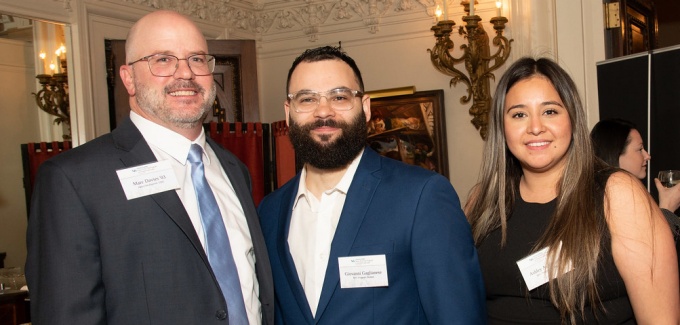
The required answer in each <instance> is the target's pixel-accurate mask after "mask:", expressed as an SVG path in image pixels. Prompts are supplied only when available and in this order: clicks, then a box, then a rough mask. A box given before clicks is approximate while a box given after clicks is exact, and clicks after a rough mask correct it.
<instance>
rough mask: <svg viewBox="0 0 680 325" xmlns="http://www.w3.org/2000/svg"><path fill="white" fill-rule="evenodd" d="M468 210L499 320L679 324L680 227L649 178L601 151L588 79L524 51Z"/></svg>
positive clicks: (503, 84) (494, 120)
mask: <svg viewBox="0 0 680 325" xmlns="http://www.w3.org/2000/svg"><path fill="white" fill-rule="evenodd" d="M489 117H490V120H489V137H488V139H487V141H486V143H485V147H484V157H483V159H482V161H483V165H482V168H481V171H480V179H479V183H478V184H477V185H476V186H475V187H474V188H473V190H472V191H471V193H470V198H469V200H468V202H467V204H466V209H465V211H466V214H467V216H468V219H469V221H470V223H471V225H472V233H473V236H474V239H475V243H476V245H477V249H478V255H479V260H480V265H481V269H482V274H483V276H484V281H485V286H486V303H487V309H488V321H489V323H490V324H508V323H534V324H560V323H571V324H577V323H579V324H580V323H584V324H595V323H600V324H627V323H636V322H637V323H640V324H677V323H678V322H679V321H680V289H678V280H679V279H678V265H677V263H676V258H677V257H676V251H675V249H674V247H673V238H672V234H671V232H670V231H669V229H668V227H667V226H666V222H665V220H664V218H663V215H662V213H661V211H660V209H659V208H658V207H657V205H656V204H655V203H654V202H653V200H652V199H651V197H650V196H649V194H648V193H647V191H646V190H645V188H644V187H643V186H642V183H641V182H640V181H639V180H637V179H636V178H635V177H633V176H631V175H630V174H628V173H625V172H622V171H619V170H617V169H615V168H612V167H609V166H607V165H605V164H604V163H602V162H601V161H600V160H599V159H596V157H595V156H594V154H593V150H592V148H591V141H590V138H589V132H588V129H587V126H586V115H585V112H584V109H583V106H582V104H581V101H580V98H579V94H578V92H577V88H576V85H575V84H574V82H573V81H572V79H571V78H570V77H569V75H568V74H567V73H566V72H565V71H564V70H563V69H562V68H561V67H559V65H557V64H556V63H555V62H554V61H551V60H549V59H546V58H540V59H533V58H522V59H520V60H518V61H516V62H515V63H514V64H513V65H512V66H511V67H510V68H509V69H508V70H507V71H506V72H505V74H504V75H503V77H502V78H501V79H500V80H499V82H498V86H497V89H496V92H495V96H494V100H493V104H492V111H491V112H490V115H489Z"/></svg>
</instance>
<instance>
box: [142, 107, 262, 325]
mask: <svg viewBox="0 0 680 325" xmlns="http://www.w3.org/2000/svg"><path fill="white" fill-rule="evenodd" d="M130 119H131V120H132V123H134V124H135V126H137V129H139V131H140V132H141V133H142V136H143V137H144V140H146V142H147V143H148V144H149V147H151V151H153V154H154V155H155V156H156V159H157V160H158V161H162V160H167V161H169V162H170V164H171V165H172V168H173V169H174V171H175V175H176V176H177V182H178V183H179V184H180V186H181V187H180V188H179V189H177V190H176V192H177V195H179V198H180V200H181V201H182V204H183V205H184V208H185V209H186V211H187V213H188V214H189V218H190V219H191V223H192V224H193V225H194V229H196V233H197V234H198V238H199V239H200V241H201V245H203V249H205V234H204V232H203V224H202V223H201V216H200V213H199V209H198V202H197V200H196V193H195V192H194V185H193V183H192V181H191V164H188V163H187V157H188V155H189V148H190V147H191V144H193V143H196V144H198V145H200V146H201V147H202V148H203V166H204V169H205V178H206V180H207V181H208V184H209V185H210V188H211V189H212V191H213V193H214V194H215V199H216V200H217V205H218V206H219V208H220V213H221V214H222V220H223V221H224V225H225V226H226V228H227V234H228V235H229V243H230V245H231V252H232V254H233V255H234V262H235V263H236V268H237V270H238V276H239V280H240V282H241V292H242V293H243V300H244V303H245V306H246V312H247V314H248V321H249V323H250V324H261V323H262V314H261V305H260V300H259V296H258V295H259V292H260V289H259V284H258V282H257V278H256V277H255V251H254V250H253V241H252V239H251V237H250V231H249V230H248V223H247V221H246V217H245V213H244V212H243V207H241V203H240V202H239V200H238V197H237V196H236V191H235V190H234V187H233V186H232V184H231V182H230V181H229V178H228V177H227V174H226V173H225V172H224V170H223V169H222V165H221V164H220V163H219V160H218V159H217V156H216V155H215V152H214V151H213V150H212V148H210V146H209V145H207V143H206V141H205V132H204V131H201V134H200V135H199V136H198V138H196V140H194V141H193V142H192V141H189V140H188V139H187V138H185V137H184V136H182V135H179V134H178V133H175V132H173V131H171V130H169V129H167V128H165V127H162V126H160V125H158V124H156V123H153V122H151V121H149V120H147V119H145V118H143V117H141V116H140V115H138V114H136V113H135V112H132V111H131V112H130Z"/></svg>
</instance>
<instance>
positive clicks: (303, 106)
mask: <svg viewBox="0 0 680 325" xmlns="http://www.w3.org/2000/svg"><path fill="white" fill-rule="evenodd" d="M363 95H364V93H363V92H361V91H359V90H352V89H348V88H336V89H331V90H329V91H312V90H301V91H298V92H296V93H293V94H288V99H289V100H290V102H291V104H292V105H293V108H294V109H295V112H297V113H309V112H311V111H314V110H316V109H317V107H319V103H320V102H321V97H325V98H326V101H328V103H329V105H330V107H331V108H332V109H333V110H334V111H349V110H351V109H352V108H354V98H356V97H357V96H359V97H361V96H363Z"/></svg>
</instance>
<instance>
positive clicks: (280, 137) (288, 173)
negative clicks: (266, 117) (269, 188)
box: [272, 121, 297, 186]
mask: <svg viewBox="0 0 680 325" xmlns="http://www.w3.org/2000/svg"><path fill="white" fill-rule="evenodd" d="M272 133H273V134H274V145H275V148H276V156H275V157H274V158H275V160H276V182H277V184H278V186H281V185H283V184H285V183H286V182H287V181H288V180H290V179H291V178H293V177H294V176H295V173H296V172H297V169H296V168H295V150H293V145H292V144H291V143H290V139H289V138H288V125H286V121H277V122H274V123H272Z"/></svg>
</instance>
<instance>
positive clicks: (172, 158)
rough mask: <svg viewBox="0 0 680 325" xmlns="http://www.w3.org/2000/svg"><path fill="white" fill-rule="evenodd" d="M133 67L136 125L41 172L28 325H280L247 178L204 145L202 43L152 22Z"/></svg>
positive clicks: (132, 39) (173, 18) (34, 206)
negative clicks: (275, 313)
mask: <svg viewBox="0 0 680 325" xmlns="http://www.w3.org/2000/svg"><path fill="white" fill-rule="evenodd" d="M125 55H126V60H127V61H126V62H128V63H127V64H126V65H123V66H122V67H121V68H120V76H121V78H122V80H123V83H124V85H125V88H126V89H127V92H128V94H129V96H130V100H129V103H130V108H131V112H130V117H129V119H126V120H125V121H123V122H122V123H121V124H120V126H119V127H118V128H117V129H115V130H113V131H112V132H111V133H109V134H106V135H103V136H101V137H99V138H97V139H94V140H92V141H90V142H88V143H85V144H83V145H81V146H79V147H77V148H75V149H72V150H69V151H67V152H65V153H63V154H60V155H58V156H56V157H54V158H53V159H51V160H48V161H46V162H45V163H44V164H42V165H41V167H40V170H39V172H38V176H37V181H36V185H35V190H34V192H33V193H34V194H33V198H32V203H31V214H30V217H29V222H28V235H27V242H28V259H27V262H26V277H27V281H28V287H29V290H30V296H31V320H32V323H33V324H36V325H40V324H51V325H52V324H57V325H58V324H65V325H66V324H68V325H72V324H109V325H112V324H120V325H129V324H164V325H165V324H177V325H186V324H202V325H203V324H227V323H228V324H230V325H235V324H241V325H245V324H261V323H264V324H273V322H274V302H273V299H274V293H273V283H272V278H271V268H270V267H269V258H268V256H267V250H266V247H265V244H264V239H263V236H262V232H261V230H260V225H259V219H258V217H257V211H256V209H255V205H254V203H253V200H252V197H251V194H250V193H251V188H250V175H249V174H248V170H247V168H246V167H245V165H243V164H242V163H241V162H240V161H239V160H238V159H237V158H236V157H235V156H234V155H233V154H231V153H230V152H228V151H226V150H224V149H222V148H221V147H220V146H219V145H217V144H216V143H215V142H214V141H212V140H211V139H209V138H208V137H206V135H205V133H204V131H203V126H202V123H203V120H204V118H205V117H206V114H207V112H209V110H210V107H211V105H212V103H213V101H214V98H215V84H214V81H213V77H212V72H213V70H214V57H213V56H211V55H209V54H208V46H207V43H206V40H205V38H204V37H203V35H202V34H201V31H200V30H199V29H198V28H197V27H196V25H194V23H193V22H192V21H191V20H190V19H188V18H187V17H185V16H182V15H180V14H178V13H176V12H172V11H156V12H153V13H150V14H148V15H146V16H144V17H143V18H141V19H140V20H139V21H138V22H137V23H135V24H134V26H133V27H132V28H131V29H130V33H129V35H128V38H127V42H126V49H125ZM206 179H207V181H206ZM225 225H226V226H225Z"/></svg>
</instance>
